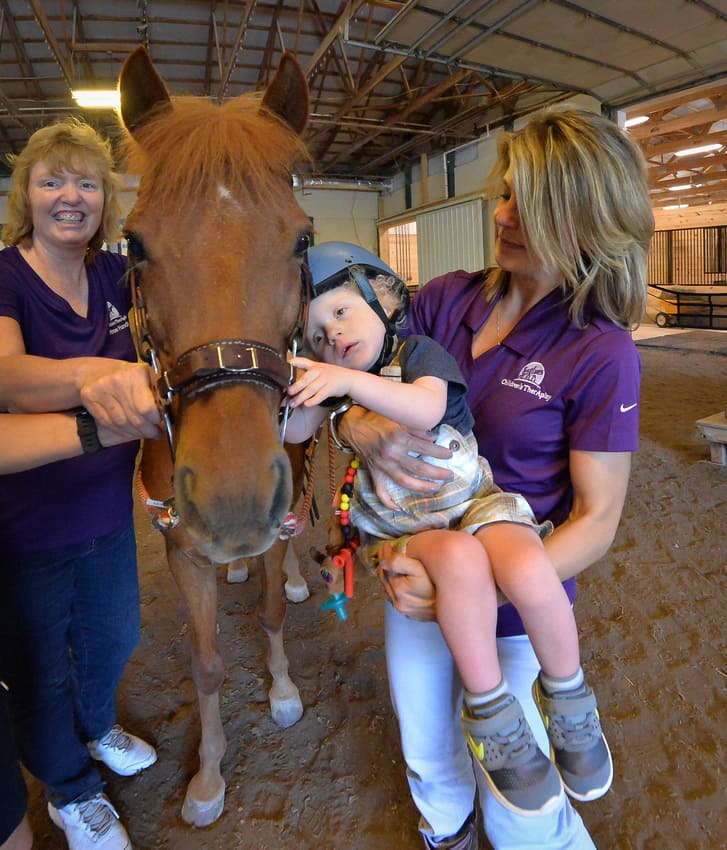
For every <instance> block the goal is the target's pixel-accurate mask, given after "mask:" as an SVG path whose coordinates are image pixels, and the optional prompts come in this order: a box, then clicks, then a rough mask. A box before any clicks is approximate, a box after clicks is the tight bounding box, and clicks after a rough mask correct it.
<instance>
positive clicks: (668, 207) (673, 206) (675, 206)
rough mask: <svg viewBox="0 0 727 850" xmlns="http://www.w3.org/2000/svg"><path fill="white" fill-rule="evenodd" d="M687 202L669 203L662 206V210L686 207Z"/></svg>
mask: <svg viewBox="0 0 727 850" xmlns="http://www.w3.org/2000/svg"><path fill="white" fill-rule="evenodd" d="M688 206H689V204H669V205H668V206H666V207H662V209H663V210H683V209H684V208H685V207H688Z"/></svg>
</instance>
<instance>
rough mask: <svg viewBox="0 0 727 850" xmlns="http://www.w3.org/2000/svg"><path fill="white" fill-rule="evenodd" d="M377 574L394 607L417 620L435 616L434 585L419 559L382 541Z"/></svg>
mask: <svg viewBox="0 0 727 850" xmlns="http://www.w3.org/2000/svg"><path fill="white" fill-rule="evenodd" d="M376 574H377V575H378V577H379V580H380V581H381V583H382V584H383V585H384V590H385V591H386V595H387V596H388V597H389V601H390V602H391V604H392V605H393V606H394V608H396V610H397V611H399V612H400V613H401V614H404V616H405V617H408V618H409V619H410V620H418V621H419V622H427V621H429V620H434V619H436V611H437V608H436V602H437V600H436V595H435V589H434V585H433V584H432V582H431V580H430V578H429V576H428V575H427V573H426V571H425V570H424V566H423V564H422V562H421V561H417V560H415V559H414V558H409V557H408V556H407V555H402V554H401V553H399V552H395V551H394V550H393V549H392V548H391V545H390V544H389V543H384V544H383V545H382V547H381V550H380V554H379V565H378V567H377V568H376Z"/></svg>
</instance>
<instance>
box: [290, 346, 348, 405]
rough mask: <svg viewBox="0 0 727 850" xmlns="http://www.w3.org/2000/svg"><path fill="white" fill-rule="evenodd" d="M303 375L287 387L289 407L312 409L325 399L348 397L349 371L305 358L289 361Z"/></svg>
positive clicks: (295, 358)
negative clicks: (301, 406) (302, 406)
mask: <svg viewBox="0 0 727 850" xmlns="http://www.w3.org/2000/svg"><path fill="white" fill-rule="evenodd" d="M290 362H291V363H292V364H293V366H295V367H296V369H301V370H302V371H303V374H302V375H300V377H298V379H297V380H296V381H295V383H293V384H291V385H290V386H289V387H288V395H289V396H290V397H291V398H290V406H291V407H299V406H300V405H301V404H302V405H304V406H305V407H312V406H314V405H316V404H320V403H321V402H322V401H325V400H326V399H327V398H333V397H337V396H343V395H349V394H350V392H351V376H350V374H349V372H350V370H349V369H344V368H342V367H341V366H332V365H331V364H330V363H320V362H319V361H317V360H309V359H308V358H307V357H294V358H293V359H292V360H291V361H290Z"/></svg>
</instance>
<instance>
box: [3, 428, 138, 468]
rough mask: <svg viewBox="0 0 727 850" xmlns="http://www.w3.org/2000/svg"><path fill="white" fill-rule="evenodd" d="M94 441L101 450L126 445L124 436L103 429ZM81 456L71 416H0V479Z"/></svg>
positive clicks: (127, 438)
mask: <svg viewBox="0 0 727 850" xmlns="http://www.w3.org/2000/svg"><path fill="white" fill-rule="evenodd" d="M98 438H99V441H100V443H101V445H102V446H104V447H105V448H108V447H109V446H115V445H118V444H119V443H125V442H128V441H129V437H127V436H126V435H125V434H123V433H120V432H118V431H114V430H112V429H109V428H105V427H103V426H99V427H98ZM132 439H135V438H132ZM82 454H83V448H82V447H81V441H80V438H79V436H78V432H77V429H76V417H75V416H74V415H72V414H68V413H2V414H0V475H7V474H8V473H10V472H21V471H23V470H25V469H32V468H33V467H36V466H43V465H45V464H46V463H53V462H54V461H57V460H65V459H66V458H69V457H77V456H79V455H82Z"/></svg>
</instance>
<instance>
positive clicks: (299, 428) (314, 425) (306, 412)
mask: <svg viewBox="0 0 727 850" xmlns="http://www.w3.org/2000/svg"><path fill="white" fill-rule="evenodd" d="M326 413H327V411H326V409H325V408H323V407H320V406H318V405H315V406H312V407H299V408H297V409H296V410H291V411H290V414H289V415H288V424H287V426H286V428H285V442H286V443H302V442H304V441H305V440H307V439H308V437H312V436H313V435H314V434H315V432H316V431H317V430H318V427H319V426H320V424H321V423H322V422H323V420H324V419H325V418H326Z"/></svg>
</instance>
